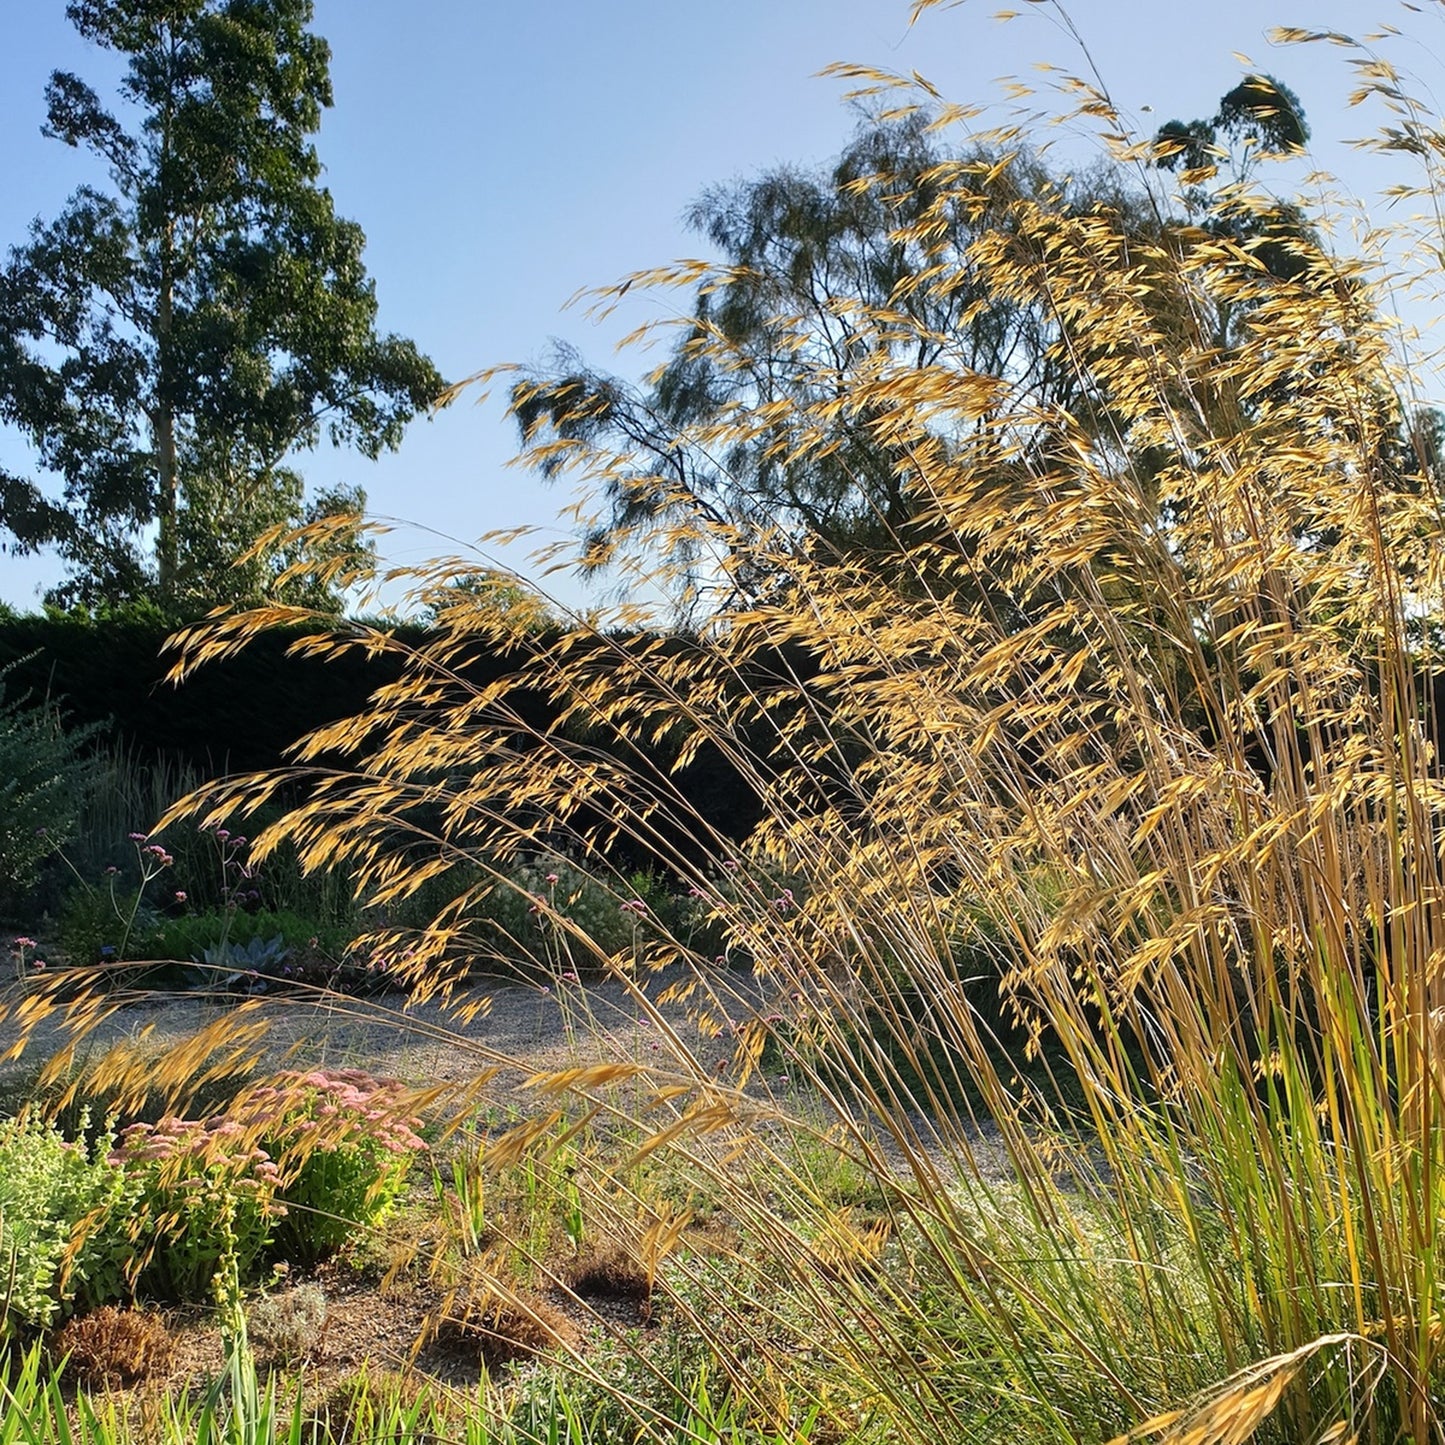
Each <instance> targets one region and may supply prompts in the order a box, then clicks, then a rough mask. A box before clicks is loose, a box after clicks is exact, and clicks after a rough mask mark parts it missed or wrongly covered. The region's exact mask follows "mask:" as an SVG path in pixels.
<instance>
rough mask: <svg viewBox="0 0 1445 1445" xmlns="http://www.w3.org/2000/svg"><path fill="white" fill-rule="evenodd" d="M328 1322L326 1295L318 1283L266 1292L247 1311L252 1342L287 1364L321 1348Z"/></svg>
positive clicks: (248, 1328)
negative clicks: (273, 1292) (278, 1291)
mask: <svg viewBox="0 0 1445 1445" xmlns="http://www.w3.org/2000/svg"><path fill="white" fill-rule="evenodd" d="M325 1323H326V1295H325V1293H324V1292H323V1290H322V1289H321V1286H320V1285H316V1284H302V1285H297V1286H296V1288H295V1289H288V1290H283V1291H282V1292H281V1293H279V1294H263V1295H261V1296H260V1297H259V1298H257V1299H255V1300H252V1302H251V1304H250V1306H249V1307H248V1308H247V1310H246V1330H247V1334H248V1336H249V1338H250V1340H251V1343H252V1344H254V1345H255V1346H256V1347H257V1348H258V1349H259V1350H262V1351H264V1352H265V1353H266V1354H268V1355H270V1356H271V1358H272V1359H274V1360H275V1361H277V1362H278V1363H279V1364H283V1365H294V1364H297V1363H299V1362H300V1361H301V1360H304V1359H305V1358H306V1357H307V1356H308V1355H309V1354H310V1353H311V1352H312V1351H313V1350H314V1349H315V1348H316V1347H317V1344H318V1342H319V1341H320V1339H321V1332H322V1328H323V1326H324V1325H325Z"/></svg>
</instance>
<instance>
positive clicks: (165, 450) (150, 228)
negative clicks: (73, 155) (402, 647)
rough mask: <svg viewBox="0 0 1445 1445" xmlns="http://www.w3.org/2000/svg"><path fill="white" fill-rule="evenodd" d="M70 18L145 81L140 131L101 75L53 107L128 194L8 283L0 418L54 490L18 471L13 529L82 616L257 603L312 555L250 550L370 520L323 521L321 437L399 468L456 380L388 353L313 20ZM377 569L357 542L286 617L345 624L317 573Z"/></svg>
mask: <svg viewBox="0 0 1445 1445" xmlns="http://www.w3.org/2000/svg"><path fill="white" fill-rule="evenodd" d="M67 14H68V15H69V17H70V19H71V21H72V22H73V23H74V24H75V26H76V28H77V29H78V30H79V31H80V33H81V34H82V35H83V36H84V37H85V38H86V39H87V40H89V41H91V42H93V43H95V44H97V45H99V46H101V47H102V48H104V49H107V50H112V51H115V52H117V53H118V54H119V55H121V56H122V57H124V58H125V59H126V61H127V62H128V67H127V71H126V75H125V78H124V80H123V81H122V82H121V84H120V101H121V109H119V110H118V112H116V113H112V112H111V111H109V110H107V109H106V108H105V107H104V106H103V105H102V104H101V101H100V99H99V97H98V96H97V95H96V93H95V92H94V91H93V90H92V89H91V88H90V86H89V85H87V84H86V83H85V82H84V81H83V80H81V79H80V78H79V77H78V76H75V75H70V74H65V73H61V72H57V73H56V74H55V75H53V76H52V77H51V80H50V84H49V87H48V88H47V92H46V95H47V101H48V106H49V118H48V122H47V125H46V127H45V133H46V134H47V135H50V136H52V137H54V138H55V139H56V140H59V141H62V142H64V143H65V144H66V145H69V146H73V147H77V148H80V149H83V150H87V151H89V152H91V153H92V154H93V155H95V156H97V157H99V158H100V159H101V160H102V161H104V162H105V164H106V166H107V168H108V170H109V175H110V186H109V187H108V188H105V189H99V188H96V187H92V186H84V187H82V188H81V189H80V190H78V191H77V192H76V193H75V195H74V196H72V197H71V199H70V201H69V203H68V204H67V205H66V207H65V209H64V210H63V211H62V212H61V214H60V215H59V216H58V217H56V218H55V219H54V220H52V221H49V222H38V221H37V222H36V224H35V226H34V228H33V230H32V234H31V237H30V240H29V241H28V242H27V243H25V244H24V245H22V246H19V247H17V248H15V249H14V250H13V251H12V252H11V255H10V259H9V262H8V264H7V265H5V266H4V267H3V268H0V421H3V422H5V423H8V424H10V425H12V426H14V427H15V428H17V429H18V430H19V431H20V432H21V433H22V434H23V435H24V436H25V437H26V438H27V439H28V441H29V442H30V443H31V445H32V446H33V447H34V449H35V452H36V454H37V458H38V462H39V469H40V471H39V474H38V475H37V476H33V477H23V476H17V475H10V474H7V473H4V472H3V471H0V525H3V526H4V527H5V528H6V529H8V530H9V532H10V533H11V534H12V536H13V538H14V543H13V545H14V546H15V547H16V548H17V549H18V550H20V551H32V550H34V549H36V548H39V547H43V546H54V547H56V548H57V549H58V550H59V552H60V554H61V555H62V557H64V559H65V560H66V562H67V563H68V565H69V567H70V577H69V580H68V581H67V582H66V583H65V584H64V585H63V586H62V587H61V588H60V589H58V592H57V594H56V595H57V596H58V597H59V598H60V599H63V600H65V601H67V602H80V603H83V604H86V605H89V606H95V605H98V604H115V603H118V602H124V601H130V600H134V599H138V598H154V599H157V600H159V601H160V602H161V603H162V604H163V605H164V606H165V607H166V608H167V609H170V610H172V611H178V612H181V613H185V612H194V611H195V610H196V609H204V608H206V607H209V606H211V605H213V604H215V603H218V602H227V601H247V600H251V599H254V598H256V597H258V596H259V595H261V594H262V593H263V592H264V591H266V590H267V588H268V586H269V585H270V584H271V583H272V582H274V580H275V577H276V574H277V573H278V572H280V571H281V569H283V568H284V567H286V566H287V565H288V564H290V563H293V562H296V561H298V560H299V559H298V557H297V556H296V555H294V554H292V553H288V552H286V551H285V550H284V549H272V551H271V552H270V553H268V554H267V555H266V556H265V557H264V558H262V559H259V560H257V561H255V562H253V563H251V564H248V565H247V566H246V567H245V568H242V569H239V570H237V569H233V568H232V567H231V565H230V564H231V562H232V560H233V559H234V558H235V556H236V555H237V553H238V552H239V551H241V550H242V549H244V548H245V547H247V546H249V545H250V544H251V543H253V542H254V541H255V540H256V539H257V537H258V536H259V535H260V534H261V533H262V532H263V531H265V530H266V529H267V528H270V527H272V526H276V525H281V524H288V525H295V524H299V523H300V522H302V521H303V520H308V519H314V518H316V517H320V516H325V515H334V514H337V513H343V512H350V511H353V510H355V509H356V508H357V505H358V504H359V502H360V501H361V497H360V494H359V493H357V492H354V491H352V492H346V491H343V492H333V493H328V494H324V495H321V496H318V497H317V498H315V499H314V500H313V501H312V502H311V503H310V504H308V503H306V501H305V500H304V499H303V496H302V485H301V480H300V478H299V477H298V475H297V474H296V473H295V471H294V470H292V469H291V468H290V467H289V466H288V464H287V463H288V459H289V458H291V457H292V456H293V455H294V453H295V452H296V451H297V450H298V449H300V450H305V449H308V448H311V447H314V446H315V445H317V443H318V442H319V441H320V440H321V439H322V437H323V435H324V436H325V437H326V438H328V439H329V440H330V441H331V442H332V443H333V444H336V445H351V446H356V447H358V448H359V449H360V450H361V451H362V452H363V453H365V454H366V455H368V456H373V457H374V456H376V455H377V454H378V453H379V452H381V451H382V450H386V449H389V448H393V447H395V446H396V445H397V444H398V443H399V442H400V440H401V436H402V432H403V430H404V428H405V425H406V423H407V421H408V420H409V419H410V418H411V417H412V416H413V415H415V414H416V412H417V411H419V410H421V409H422V408H424V407H426V406H429V405H430V404H431V403H432V402H433V401H435V400H436V398H437V396H438V394H439V392H440V391H441V386H442V383H441V378H440V377H439V376H438V374H437V372H436V370H435V368H434V367H433V366H432V364H431V363H430V362H429V361H428V360H427V359H426V358H425V357H424V356H422V355H421V354H420V353H419V352H418V351H417V349H416V347H415V346H414V345H413V344H412V343H411V342H409V341H406V340H403V339H402V338H400V337H396V336H378V335H377V333H376V331H375V321H376V296H375V292H374V288H373V286H372V283H371V281H370V279H369V278H368V277H367V275H366V270H365V267H364V266H363V264H362V248H363V244H364V238H363V236H362V233H361V230H360V228H359V227H358V226H357V225H355V224H354V223H353V222H350V221H345V220H343V219H341V218H340V217H338V216H337V215H336V214H335V212H334V210H333V209H332V201H331V197H330V194H329V193H328V192H327V191H326V189H325V188H324V187H323V186H322V185H321V184H320V183H319V182H320V175H321V163H320V160H319V158H318V156H317V154H316V150H315V147H314V145H313V144H312V141H311V137H312V136H313V135H314V134H315V132H316V130H317V128H318V126H319V125H320V121H321V114H322V111H323V110H324V109H325V108H326V107H327V106H329V105H330V104H331V82H330V78H329V65H330V52H329V50H328V48H327V46H326V43H325V41H324V40H322V39H321V38H320V37H318V36H316V35H313V34H312V33H310V31H309V30H308V29H307V26H308V25H309V24H310V22H311V18H312V5H311V0H71V3H70V4H69V5H68V7H67ZM118 117H124V118H125V120H124V122H123V120H122V119H120V118H118ZM132 117H134V118H135V119H134V121H133V122H132V120H131V118H132ZM128 124H129V126H130V128H127V126H128ZM49 478H58V480H59V482H60V484H61V488H62V490H61V495H60V497H59V498H58V499H57V498H55V497H54V496H52V495H51V494H50V492H48V491H47V490H46V489H45V485H46V481H47V479H49ZM152 524H154V526H155V527H156V537H157V540H156V543H155V555H154V558H152V557H151V556H150V555H149V554H148V543H147V541H146V537H147V535H148V534H147V530H146V529H147V528H148V527H150V526H151V525H152ZM360 547H361V544H360V543H359V541H358V539H357V536H356V534H355V533H354V532H353V531H350V530H348V529H345V528H343V529H341V530H340V531H338V532H336V533H335V534H333V536H332V539H331V541H330V542H329V543H328V544H326V545H325V546H322V547H321V548H320V549H319V550H317V551H315V552H313V553H312V554H310V555H309V556H308V558H307V561H308V563H309V564H311V570H310V571H309V573H308V574H307V575H305V576H304V577H302V578H300V579H299V580H297V581H295V582H293V583H292V584H290V585H289V586H288V588H287V594H288V600H292V601H297V602H302V603H307V604H316V603H320V604H325V603H327V602H328V601H329V600H330V599H331V598H332V590H331V587H330V584H329V582H328V580H327V579H326V577H325V576H324V575H323V573H322V571H320V570H318V569H320V568H323V567H324V564H326V563H327V562H328V561H335V560H337V559H340V558H347V557H352V556H355V555H359V552H360Z"/></svg>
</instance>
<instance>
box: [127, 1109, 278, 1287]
mask: <svg viewBox="0 0 1445 1445" xmlns="http://www.w3.org/2000/svg"><path fill="white" fill-rule="evenodd" d="M110 1160H111V1162H112V1163H113V1164H115V1165H118V1166H122V1167H123V1168H124V1169H125V1170H126V1171H127V1173H128V1174H129V1175H130V1177H131V1178H132V1179H133V1180H134V1181H135V1183H136V1185H137V1186H138V1193H137V1198H136V1221H135V1226H134V1234H135V1251H136V1259H137V1261H138V1265H139V1270H138V1277H137V1288H138V1289H139V1290H141V1291H142V1292H144V1293H145V1294H147V1295H149V1296H151V1297H153V1298H157V1299H164V1300H175V1301H190V1302H204V1301H209V1300H211V1299H213V1298H214V1296H215V1283H216V1276H217V1273H218V1271H222V1270H223V1269H228V1268H229V1267H230V1264H231V1262H232V1261H234V1266H235V1271H236V1274H237V1277H238V1278H239V1279H240V1280H241V1281H242V1282H245V1281H248V1280H254V1279H255V1278H256V1277H257V1274H258V1270H259V1266H260V1264H261V1262H262V1259H263V1257H264V1255H265V1251H266V1247H267V1246H268V1245H269V1244H270V1242H271V1235H272V1230H273V1229H274V1228H275V1226H276V1222H277V1220H278V1219H279V1218H280V1217H281V1216H282V1214H283V1206H282V1204H281V1203H280V1201H279V1200H278V1199H277V1198H276V1189H277V1184H278V1180H279V1173H278V1170H277V1167H276V1165H275V1163H274V1162H273V1161H272V1160H271V1158H270V1157H269V1156H268V1155H267V1153H266V1152H265V1150H263V1149H260V1148H257V1147H256V1145H255V1144H254V1143H253V1142H252V1140H251V1138H250V1136H249V1135H248V1134H247V1132H246V1131H245V1130H244V1129H243V1128H242V1126H241V1125H240V1124H239V1123H237V1122H236V1121H235V1120H234V1119H232V1118H230V1117H229V1116H228V1115H225V1114H218V1115H214V1116H212V1117H211V1118H209V1119H207V1120H204V1121H200V1120H189V1119H176V1118H168V1119H162V1120H160V1122H159V1123H156V1124H145V1123H139V1124H132V1125H131V1126H130V1127H129V1128H127V1129H125V1130H123V1131H122V1132H121V1135H120V1139H119V1142H118V1144H117V1145H116V1147H115V1149H114V1150H113V1151H112V1152H111V1154H110Z"/></svg>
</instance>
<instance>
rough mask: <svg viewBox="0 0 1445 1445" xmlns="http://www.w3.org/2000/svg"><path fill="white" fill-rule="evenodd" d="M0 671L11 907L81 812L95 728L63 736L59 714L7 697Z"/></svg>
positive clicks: (3, 873) (0, 830)
mask: <svg viewBox="0 0 1445 1445" xmlns="http://www.w3.org/2000/svg"><path fill="white" fill-rule="evenodd" d="M15 670H16V669H15V667H14V666H13V664H12V665H11V666H0V903H13V902H14V901H15V899H16V898H17V896H18V895H19V894H20V893H22V892H23V891H24V890H25V889H26V888H28V887H29V886H30V884H31V883H32V882H33V881H34V879H35V873H36V869H37V867H38V866H39V864H40V863H41V861H42V860H43V859H44V858H46V857H47V856H48V855H49V854H51V853H53V852H54V851H55V849H56V848H57V847H59V846H60V845H61V844H62V843H64V842H65V840H66V838H67V837H68V836H69V834H70V832H71V830H72V829H73V828H74V826H75V821H76V818H77V816H78V815H79V812H80V807H81V803H82V800H83V797H84V792H85V785H86V780H87V774H88V772H89V767H88V764H87V763H86V761H85V759H84V757H83V755H82V748H83V745H84V743H85V742H86V740H87V737H88V735H89V734H90V733H92V732H93V731H94V729H93V728H90V729H86V728H82V729H80V730H79V731H76V732H67V731H66V730H65V729H64V728H63V727H62V726H61V721H60V716H59V713H58V711H57V709H56V708H55V707H54V706H53V705H52V704H50V703H49V702H33V701H30V700H28V699H27V698H26V697H25V696H24V695H22V696H20V697H17V698H7V697H6V695H5V683H6V679H7V676H8V675H9V674H11V673H12V672H14V671H15Z"/></svg>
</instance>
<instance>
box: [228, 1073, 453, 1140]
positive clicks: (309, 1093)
mask: <svg viewBox="0 0 1445 1445" xmlns="http://www.w3.org/2000/svg"><path fill="white" fill-rule="evenodd" d="M404 1097H405V1091H404V1090H403V1088H402V1085H401V1084H400V1083H398V1082H397V1080H395V1079H374V1078H372V1076H371V1075H370V1074H368V1073H367V1072H366V1071H365V1070H364V1069H336V1070H328V1069H313V1070H311V1071H310V1072H309V1073H302V1072H300V1071H299V1070H295V1069H291V1070H287V1071H286V1072H285V1073H282V1074H278V1075H277V1079H276V1083H275V1084H274V1085H271V1086H269V1087H267V1088H262V1089H257V1090H255V1091H254V1092H253V1093H252V1094H250V1095H249V1096H248V1098H247V1100H246V1102H245V1105H244V1106H243V1112H244V1116H245V1118H246V1120H247V1122H248V1123H250V1124H254V1125H260V1126H261V1127H263V1128H265V1129H266V1130H267V1131H268V1132H270V1131H273V1130H275V1129H277V1128H280V1129H282V1130H285V1129H287V1128H293V1127H298V1126H301V1125H303V1124H304V1123H305V1122H306V1121H309V1120H315V1121H317V1122H320V1121H322V1120H325V1121H327V1122H328V1123H331V1124H332V1127H333V1128H338V1129H340V1131H341V1133H342V1134H343V1136H347V1137H345V1138H343V1139H341V1140H338V1139H336V1138H335V1137H334V1136H330V1135H329V1131H327V1133H328V1136H325V1137H322V1138H320V1139H318V1141H317V1144H318V1147H320V1148H336V1147H338V1145H339V1143H341V1142H350V1136H353V1135H364V1136H365V1137H367V1138H369V1139H372V1140H374V1141H375V1142H376V1143H377V1144H379V1145H380V1146H381V1147H382V1148H383V1149H386V1150H388V1151H389V1152H390V1153H392V1154H414V1153H415V1152H416V1151H417V1150H419V1149H422V1148H425V1145H424V1144H423V1143H422V1141H421V1139H420V1138H419V1137H418V1136H417V1134H416V1129H418V1128H419V1127H420V1126H421V1120H420V1119H417V1118H414V1117H412V1116H410V1115H408V1114H406V1112H405V1110H404V1108H403V1100H404ZM333 1121H334V1122H333Z"/></svg>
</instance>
